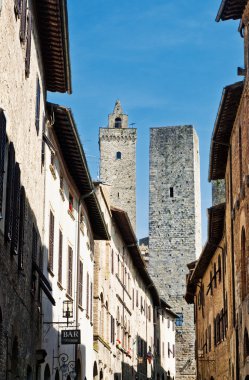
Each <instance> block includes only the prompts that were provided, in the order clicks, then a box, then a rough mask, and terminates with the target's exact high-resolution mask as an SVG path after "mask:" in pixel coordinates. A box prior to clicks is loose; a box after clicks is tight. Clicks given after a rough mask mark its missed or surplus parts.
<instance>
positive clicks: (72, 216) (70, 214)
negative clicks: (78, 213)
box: [67, 209, 75, 220]
mask: <svg viewBox="0 0 249 380" xmlns="http://www.w3.org/2000/svg"><path fill="white" fill-rule="evenodd" d="M67 213H68V215H69V216H70V217H71V218H72V220H75V217H74V214H73V211H71V210H69V209H68V210H67Z"/></svg>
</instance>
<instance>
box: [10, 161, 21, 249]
mask: <svg viewBox="0 0 249 380" xmlns="http://www.w3.org/2000/svg"><path fill="white" fill-rule="evenodd" d="M20 186H21V185H20V167H19V164H18V163H16V164H15V181H14V203H13V222H12V225H13V227H12V230H13V231H12V240H11V249H10V251H11V253H12V255H18V243H19V220H20V190H21V189H20Z"/></svg>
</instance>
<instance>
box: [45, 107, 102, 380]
mask: <svg viewBox="0 0 249 380" xmlns="http://www.w3.org/2000/svg"><path fill="white" fill-rule="evenodd" d="M47 116H48V123H47V125H46V128H45V131H44V133H45V134H46V142H47V143H46V145H45V162H44V168H45V183H46V186H45V200H44V203H45V215H44V243H45V244H44V245H45V246H46V247H47V249H46V251H44V256H43V267H42V270H43V273H44V275H45V277H46V279H47V280H48V282H49V283H50V285H51V288H52V289H53V298H54V300H55V303H56V307H54V308H53V307H52V306H51V302H49V300H48V299H47V297H46V296H43V297H42V310H43V318H42V322H43V331H42V332H43V334H42V347H43V349H45V350H46V352H47V356H46V359H45V363H44V364H42V373H45V372H47V373H50V374H51V377H52V378H54V377H55V378H58V377H59V378H60V377H61V376H62V365H64V368H63V376H64V378H65V377H67V376H73V375H74V373H76V374H77V376H78V377H77V378H78V379H80V380H82V379H85V378H87V379H91V378H92V364H91V363H92V362H93V349H92V347H93V307H92V305H93V262H94V239H96V240H98V239H101V240H105V239H106V240H108V239H109V234H108V231H107V227H106V225H105V222H104V219H103V216H102V212H101V210H100V205H99V203H98V201H97V198H96V195H95V193H94V191H93V190H94V185H93V183H92V181H91V176H90V173H89V171H88V168H87V163H86V159H85V155H84V151H83V149H82V147H81V144H80V142H79V139H78V132H77V128H76V124H75V121H74V118H73V115H72V112H71V111H70V109H68V108H66V107H62V106H59V105H56V104H51V103H48V104H47ZM67 310H69V311H68V312H70V313H71V314H70V316H69V318H68V320H67V318H66V316H65V312H67ZM67 322H69V323H68V324H67ZM75 329H77V330H79V331H80V334H81V341H80V342H78V344H63V342H62V334H63V331H64V332H65V331H66V330H75Z"/></svg>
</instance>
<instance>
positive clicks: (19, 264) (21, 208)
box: [18, 186, 25, 270]
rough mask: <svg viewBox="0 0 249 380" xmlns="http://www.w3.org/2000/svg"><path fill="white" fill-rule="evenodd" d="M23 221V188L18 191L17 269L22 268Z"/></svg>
mask: <svg viewBox="0 0 249 380" xmlns="http://www.w3.org/2000/svg"><path fill="white" fill-rule="evenodd" d="M24 221H25V189H24V187H23V186H22V187H21V191H20V222H19V252H18V269H20V270H22V269H23V246H24Z"/></svg>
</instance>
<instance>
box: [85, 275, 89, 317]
mask: <svg viewBox="0 0 249 380" xmlns="http://www.w3.org/2000/svg"><path fill="white" fill-rule="evenodd" d="M86 315H87V317H89V273H88V272H87V274H86Z"/></svg>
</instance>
